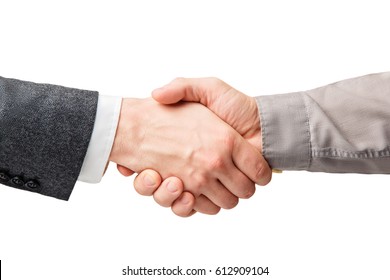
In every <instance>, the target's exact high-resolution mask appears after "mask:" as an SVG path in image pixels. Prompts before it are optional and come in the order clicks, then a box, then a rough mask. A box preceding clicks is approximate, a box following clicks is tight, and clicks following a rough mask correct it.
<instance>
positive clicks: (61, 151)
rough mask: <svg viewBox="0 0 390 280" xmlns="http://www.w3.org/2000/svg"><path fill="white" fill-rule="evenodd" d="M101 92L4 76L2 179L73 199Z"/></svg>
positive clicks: (0, 84)
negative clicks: (72, 194)
mask: <svg viewBox="0 0 390 280" xmlns="http://www.w3.org/2000/svg"><path fill="white" fill-rule="evenodd" d="M97 102H98V93H97V92H93V91H86V90H79V89H73V88H66V87H62V86H56V85H49V84H36V83H32V82H25V81H19V80H14V79H6V78H2V77H0V183H2V184H4V185H7V186H10V187H15V188H18V189H22V190H28V191H33V192H36V193H40V194H43V195H47V196H52V197H56V198H59V199H64V200H68V199H69V196H70V194H71V192H72V190H73V187H74V185H75V183H76V180H77V178H78V175H79V173H80V170H81V166H82V164H83V160H84V157H85V154H86V152H87V149H88V144H89V141H90V138H91V134H92V130H93V126H94V122H95V115H96V108H97Z"/></svg>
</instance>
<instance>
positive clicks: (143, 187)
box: [134, 169, 161, 196]
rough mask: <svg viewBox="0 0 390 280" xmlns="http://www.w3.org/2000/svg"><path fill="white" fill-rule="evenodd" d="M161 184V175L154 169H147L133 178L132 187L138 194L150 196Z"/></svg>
mask: <svg viewBox="0 0 390 280" xmlns="http://www.w3.org/2000/svg"><path fill="white" fill-rule="evenodd" d="M160 184H161V176H160V174H158V173H157V172H156V171H154V170H151V169H147V170H144V171H142V172H141V173H140V174H138V176H137V177H136V178H135V179H134V188H135V190H136V191H137V192H138V193H139V194H140V195H146V196H151V195H152V194H153V193H154V192H155V191H156V190H157V188H158V187H159V186H160Z"/></svg>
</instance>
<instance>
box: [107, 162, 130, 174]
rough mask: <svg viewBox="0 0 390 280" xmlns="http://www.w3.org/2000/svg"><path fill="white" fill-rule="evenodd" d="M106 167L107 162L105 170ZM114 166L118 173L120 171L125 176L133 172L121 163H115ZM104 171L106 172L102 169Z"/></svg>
mask: <svg viewBox="0 0 390 280" xmlns="http://www.w3.org/2000/svg"><path fill="white" fill-rule="evenodd" d="M107 167H108V164H107V166H106V170H107ZM116 168H117V169H118V171H119V173H121V174H122V175H123V176H125V177H129V176H131V175H133V174H134V171H133V170H130V169H128V168H127V167H124V166H122V165H119V164H117V165H116ZM104 172H106V171H104Z"/></svg>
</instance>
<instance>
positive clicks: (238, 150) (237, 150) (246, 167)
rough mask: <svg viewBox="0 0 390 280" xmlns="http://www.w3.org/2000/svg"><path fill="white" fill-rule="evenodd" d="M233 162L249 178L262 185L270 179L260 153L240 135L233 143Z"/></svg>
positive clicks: (268, 168) (268, 171) (268, 169)
mask: <svg viewBox="0 0 390 280" xmlns="http://www.w3.org/2000/svg"><path fill="white" fill-rule="evenodd" d="M232 156H233V162H234V164H235V165H236V166H237V168H238V169H240V170H241V171H242V172H243V173H245V174H246V175H247V176H248V177H249V179H251V180H252V181H253V182H255V183H256V184H259V185H261V186H264V185H266V184H268V183H269V182H270V181H271V177H272V172H271V168H270V167H269V165H268V163H267V161H266V160H265V159H264V157H263V156H262V155H261V153H260V152H259V151H258V150H257V149H256V148H255V147H253V146H252V145H250V144H249V143H248V142H247V141H245V140H244V139H243V138H242V137H238V138H236V140H235V143H234V145H233V154H232Z"/></svg>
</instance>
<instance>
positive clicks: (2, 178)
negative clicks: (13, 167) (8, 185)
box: [0, 172, 10, 183]
mask: <svg viewBox="0 0 390 280" xmlns="http://www.w3.org/2000/svg"><path fill="white" fill-rule="evenodd" d="M9 179H10V177H9V176H8V174H7V173H5V172H0V182H2V183H5V182H8V181H9Z"/></svg>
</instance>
